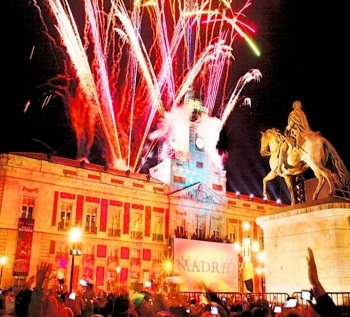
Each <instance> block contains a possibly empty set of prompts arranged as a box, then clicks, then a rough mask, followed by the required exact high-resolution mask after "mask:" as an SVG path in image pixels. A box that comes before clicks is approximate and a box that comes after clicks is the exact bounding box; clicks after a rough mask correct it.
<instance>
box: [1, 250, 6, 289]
mask: <svg viewBox="0 0 350 317" xmlns="http://www.w3.org/2000/svg"><path fill="white" fill-rule="evenodd" d="M6 262H7V257H6V256H5V255H2V256H1V257H0V265H1V271H0V287H1V281H2V271H3V270H4V264H6Z"/></svg>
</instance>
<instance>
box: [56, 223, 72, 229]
mask: <svg viewBox="0 0 350 317" xmlns="http://www.w3.org/2000/svg"><path fill="white" fill-rule="evenodd" d="M70 229H71V225H70V223H69V222H65V221H60V222H59V223H58V231H69V230H70Z"/></svg>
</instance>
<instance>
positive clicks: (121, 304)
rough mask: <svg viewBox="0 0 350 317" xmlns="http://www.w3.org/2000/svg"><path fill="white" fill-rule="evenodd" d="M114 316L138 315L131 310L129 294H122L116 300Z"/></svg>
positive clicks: (128, 316)
mask: <svg viewBox="0 0 350 317" xmlns="http://www.w3.org/2000/svg"><path fill="white" fill-rule="evenodd" d="M145 316H146V315H145ZM149 316H151V315H149ZM112 317H137V316H135V315H134V314H132V313H131V311H130V298H129V296H128V295H127V294H120V295H119V296H117V297H116V299H115V300H114V305H113V313H112Z"/></svg>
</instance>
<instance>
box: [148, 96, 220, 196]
mask: <svg viewBox="0 0 350 317" xmlns="http://www.w3.org/2000/svg"><path fill="white" fill-rule="evenodd" d="M184 105H185V106H190V107H191V109H193V110H192V113H191V117H190V119H189V121H190V122H189V130H188V131H187V136H185V137H184V136H183V134H184V133H186V131H179V132H180V133H181V135H182V136H181V138H182V139H183V140H187V144H184V145H183V146H182V147H181V148H182V149H185V151H173V152H172V153H173V154H172V155H170V157H168V158H166V159H164V160H163V161H162V162H160V163H159V164H158V165H156V166H154V167H152V168H150V175H151V176H152V177H154V178H156V179H158V180H160V181H162V182H163V183H164V184H168V185H169V186H170V191H171V192H174V191H178V190H180V189H184V188H188V187H190V186H192V185H195V184H204V185H206V187H207V188H208V189H210V190H212V191H214V192H215V193H216V194H218V195H220V196H223V197H226V171H225V170H224V169H223V168H222V167H221V166H216V165H215V164H213V153H215V154H216V149H215V146H216V143H215V144H213V142H212V141H211V140H209V139H208V136H206V135H208V131H205V130H208V127H206V126H203V124H205V123H203V122H202V116H203V117H207V118H208V114H207V109H206V108H205V107H204V106H203V105H202V103H201V101H200V99H199V98H196V97H195V94H194V93H193V91H190V92H188V93H187V94H186V97H185V102H184ZM209 134H210V133H209ZM215 142H217V140H215Z"/></svg>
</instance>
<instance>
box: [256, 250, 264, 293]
mask: <svg viewBox="0 0 350 317" xmlns="http://www.w3.org/2000/svg"><path fill="white" fill-rule="evenodd" d="M258 261H259V266H258V267H257V268H256V272H257V273H258V274H259V277H260V283H261V285H260V286H261V292H262V293H265V291H266V285H265V253H264V252H259V253H258Z"/></svg>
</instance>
